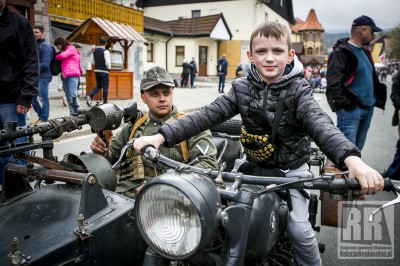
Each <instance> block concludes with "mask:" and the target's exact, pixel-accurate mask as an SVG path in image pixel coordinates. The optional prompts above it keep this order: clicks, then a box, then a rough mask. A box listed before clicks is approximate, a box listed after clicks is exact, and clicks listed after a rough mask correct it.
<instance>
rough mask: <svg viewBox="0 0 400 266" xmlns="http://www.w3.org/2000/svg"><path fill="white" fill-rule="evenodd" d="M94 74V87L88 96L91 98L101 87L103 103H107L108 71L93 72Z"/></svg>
mask: <svg viewBox="0 0 400 266" xmlns="http://www.w3.org/2000/svg"><path fill="white" fill-rule="evenodd" d="M94 75H95V76H96V88H94V89H93V90H92V92H91V93H90V98H93V96H95V95H96V94H97V93H98V92H99V91H100V90H101V88H103V103H107V98H108V84H109V83H110V77H109V75H108V73H103V72H94Z"/></svg>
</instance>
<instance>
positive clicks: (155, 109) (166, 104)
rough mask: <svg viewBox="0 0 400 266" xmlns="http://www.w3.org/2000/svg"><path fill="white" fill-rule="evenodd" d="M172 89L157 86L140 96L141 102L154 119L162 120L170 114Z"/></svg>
mask: <svg viewBox="0 0 400 266" xmlns="http://www.w3.org/2000/svg"><path fill="white" fill-rule="evenodd" d="M173 92H174V91H173V88H170V87H166V86H162V85H158V86H155V87H154V88H151V89H149V90H146V91H143V93H142V94H141V97H142V101H143V102H144V103H145V104H146V105H147V106H148V107H149V111H150V113H151V114H152V115H153V116H154V117H155V118H163V117H164V116H167V115H169V114H170V113H171V112H172V99H173Z"/></svg>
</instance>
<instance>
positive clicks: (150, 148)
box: [142, 144, 156, 153]
mask: <svg viewBox="0 0 400 266" xmlns="http://www.w3.org/2000/svg"><path fill="white" fill-rule="evenodd" d="M154 150H156V147H155V146H154V145H152V144H148V145H146V146H144V147H143V148H142V153H150V152H152V151H154Z"/></svg>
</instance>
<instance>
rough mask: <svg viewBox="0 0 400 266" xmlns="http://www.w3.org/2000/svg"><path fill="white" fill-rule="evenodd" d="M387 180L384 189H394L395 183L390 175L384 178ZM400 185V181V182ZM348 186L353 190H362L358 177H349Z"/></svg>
mask: <svg viewBox="0 0 400 266" xmlns="http://www.w3.org/2000/svg"><path fill="white" fill-rule="evenodd" d="M383 180H384V182H385V186H384V187H383V190H384V191H392V190H393V187H394V184H393V182H392V180H391V179H390V178H388V177H386V178H384V179H383ZM399 185H400V183H399ZM348 186H349V188H350V189H351V190H360V189H361V186H360V183H359V182H358V180H357V179H356V178H349V179H348Z"/></svg>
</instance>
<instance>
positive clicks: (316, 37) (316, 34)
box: [315, 32, 321, 42]
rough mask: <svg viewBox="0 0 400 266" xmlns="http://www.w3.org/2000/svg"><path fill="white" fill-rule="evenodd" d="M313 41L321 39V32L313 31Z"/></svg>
mask: <svg viewBox="0 0 400 266" xmlns="http://www.w3.org/2000/svg"><path fill="white" fill-rule="evenodd" d="M315 41H316V42H320V41H321V33H320V32H316V33H315Z"/></svg>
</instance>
